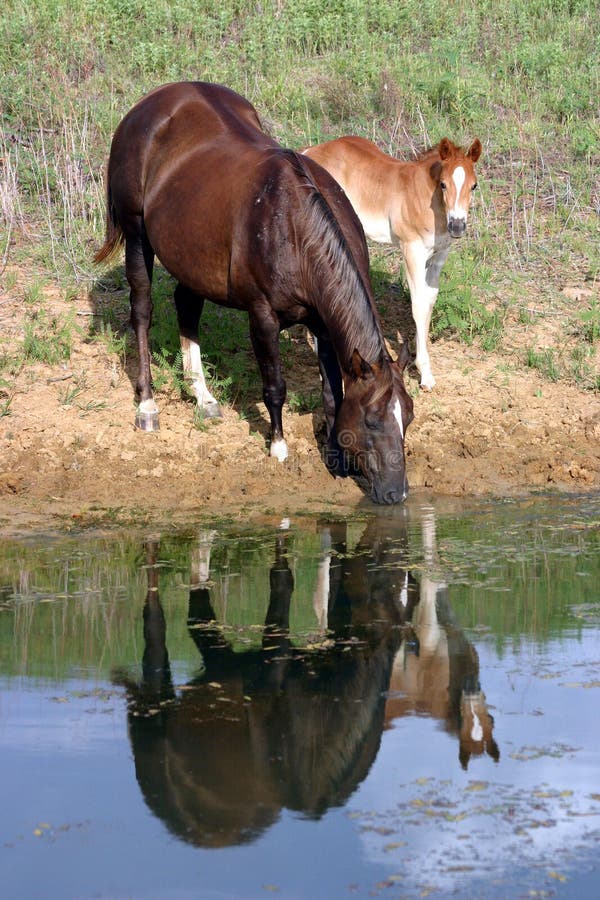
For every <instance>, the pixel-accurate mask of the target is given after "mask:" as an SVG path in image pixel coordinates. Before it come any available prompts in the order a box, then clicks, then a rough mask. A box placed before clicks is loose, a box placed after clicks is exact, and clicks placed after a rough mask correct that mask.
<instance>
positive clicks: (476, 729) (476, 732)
mask: <svg viewBox="0 0 600 900" xmlns="http://www.w3.org/2000/svg"><path fill="white" fill-rule="evenodd" d="M471 712H472V713H473V725H472V727H471V738H472V740H474V741H481V740H482V739H483V728H482V727H481V722H480V721H479V716H478V715H477V713H476V712H475V709H474V708H473V704H472V703H471Z"/></svg>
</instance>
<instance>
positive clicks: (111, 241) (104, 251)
mask: <svg viewBox="0 0 600 900" xmlns="http://www.w3.org/2000/svg"><path fill="white" fill-rule="evenodd" d="M124 240H125V235H124V234H123V229H122V228H121V226H120V225H119V223H118V221H117V213H116V210H115V206H114V203H113V200H112V192H111V189H110V184H109V185H108V187H107V189H106V238H105V240H104V243H103V244H102V246H101V247H100V249H99V250H98V251H97V252H96V253H95V254H94V262H95V263H101V262H104V261H105V260H107V259H112V257H113V256H115V254H116V253H117V251H118V249H119V247H120V246H121V244H122V243H123V241H124Z"/></svg>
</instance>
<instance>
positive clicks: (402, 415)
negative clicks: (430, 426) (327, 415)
mask: <svg viewBox="0 0 600 900" xmlns="http://www.w3.org/2000/svg"><path fill="white" fill-rule="evenodd" d="M405 365H406V359H404V358H403V359H402V360H401V361H399V362H393V361H392V360H390V359H387V358H386V359H382V360H381V362H379V363H373V364H370V363H368V362H366V361H365V360H364V359H363V358H362V357H361V356H360V354H359V352H358V351H357V350H355V351H354V353H353V356H352V370H351V372H350V373H349V374H347V375H346V376H345V378H344V399H343V401H342V404H341V406H340V409H339V412H338V415H337V417H336V421H335V428H334V434H333V436H332V437H333V442H332V445H333V446H334V447H335V448H336V450H337V452H338V453H341V456H342V458H343V459H342V466H343V468H345V470H346V471H348V470H349V469H351V468H352V464H353V465H354V466H355V467H356V469H357V470H358V473H357V474H359V475H360V476H362V478H363V479H365V480H366V482H367V484H368V487H369V490H370V494H371V499H372V500H373V501H374V503H400V502H402V501H403V500H405V499H406V496H407V494H408V481H407V479H406V471H405V463H404V435H405V433H406V429H407V428H408V426H409V424H410V423H411V422H412V420H413V401H412V399H411V397H410V396H409V394H408V393H407V391H406V388H405V386H404V380H403V377H402V370H403V368H404V366H405ZM336 444H337V446H336ZM349 464H350V465H349Z"/></svg>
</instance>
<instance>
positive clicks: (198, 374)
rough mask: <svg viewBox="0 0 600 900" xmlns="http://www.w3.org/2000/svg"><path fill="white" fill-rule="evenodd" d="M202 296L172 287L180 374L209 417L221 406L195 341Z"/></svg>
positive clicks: (216, 413)
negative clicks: (179, 345)
mask: <svg viewBox="0 0 600 900" xmlns="http://www.w3.org/2000/svg"><path fill="white" fill-rule="evenodd" d="M203 306H204V297H200V296H199V295H198V294H196V293H194V291H190V290H189V288H186V287H184V286H183V285H182V284H178V285H177V287H176V288H175V309H176V310H177V322H178V324H179V340H180V341H181V355H182V358H183V375H184V378H185V379H186V381H188V383H189V386H190V388H191V390H192V393H193V394H194V396H195V398H196V402H197V404H198V409H199V410H201V411H202V414H203V415H204V416H206V417H207V418H209V419H218V418H221V408H220V407H219V404H218V402H217V401H216V400H215V398H214V397H213V395H212V394H211V392H210V391H209V389H208V387H207V385H206V378H205V377H204V369H203V368H202V357H201V355H200V343H199V341H198V325H199V322H200V316H201V314H202V308H203Z"/></svg>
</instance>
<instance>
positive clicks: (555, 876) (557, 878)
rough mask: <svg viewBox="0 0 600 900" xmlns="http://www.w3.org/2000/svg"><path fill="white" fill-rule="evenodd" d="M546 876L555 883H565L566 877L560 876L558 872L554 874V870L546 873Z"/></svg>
mask: <svg viewBox="0 0 600 900" xmlns="http://www.w3.org/2000/svg"><path fill="white" fill-rule="evenodd" d="M548 875H549V876H550V878H555V879H556V881H561V882H565V881H566V880H567V876H566V875H561V874H560V872H555V871H554V870H552V871H550V872H548Z"/></svg>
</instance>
